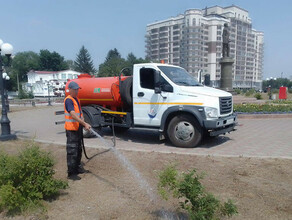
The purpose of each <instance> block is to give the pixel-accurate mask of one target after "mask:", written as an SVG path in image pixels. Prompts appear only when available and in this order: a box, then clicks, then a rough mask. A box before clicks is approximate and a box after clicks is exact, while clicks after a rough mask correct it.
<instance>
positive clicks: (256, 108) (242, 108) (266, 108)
mask: <svg viewBox="0 0 292 220" xmlns="http://www.w3.org/2000/svg"><path fill="white" fill-rule="evenodd" d="M233 110H234V112H249V113H252V112H264V113H273V112H291V111H292V105H270V104H260V105H259V104H235V105H234V106H233Z"/></svg>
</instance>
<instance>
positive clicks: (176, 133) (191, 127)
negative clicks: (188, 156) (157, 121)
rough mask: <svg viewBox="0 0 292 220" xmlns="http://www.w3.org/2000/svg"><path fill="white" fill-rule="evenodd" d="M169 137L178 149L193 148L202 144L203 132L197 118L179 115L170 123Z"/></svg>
mask: <svg viewBox="0 0 292 220" xmlns="http://www.w3.org/2000/svg"><path fill="white" fill-rule="evenodd" d="M167 136H168V139H169V140H170V142H171V143H172V144H173V145H175V146H176V147H184V148H191V147H196V146H197V145H198V144H199V143H200V142H201V140H202V137H203V130H202V128H201V126H200V125H199V123H198V121H197V120H196V118H194V117H192V116H190V115H178V116H175V117H174V118H173V119H171V121H170V122H169V125H168V128H167Z"/></svg>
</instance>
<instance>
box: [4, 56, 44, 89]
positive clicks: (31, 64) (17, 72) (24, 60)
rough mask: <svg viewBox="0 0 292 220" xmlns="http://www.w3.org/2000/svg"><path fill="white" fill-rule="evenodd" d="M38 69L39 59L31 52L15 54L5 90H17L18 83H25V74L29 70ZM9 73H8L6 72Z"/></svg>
mask: <svg viewBox="0 0 292 220" xmlns="http://www.w3.org/2000/svg"><path fill="white" fill-rule="evenodd" d="M39 68H40V57H39V55H38V54H37V53H35V52H32V51H26V52H20V53H17V54H16V55H15V56H14V58H13V60H12V63H11V69H10V70H11V71H10V80H9V81H8V85H7V88H8V89H9V90H19V89H18V82H20V83H21V82H27V75H26V74H27V73H28V72H29V71H30V70H38V69H39ZM8 73H9V72H8Z"/></svg>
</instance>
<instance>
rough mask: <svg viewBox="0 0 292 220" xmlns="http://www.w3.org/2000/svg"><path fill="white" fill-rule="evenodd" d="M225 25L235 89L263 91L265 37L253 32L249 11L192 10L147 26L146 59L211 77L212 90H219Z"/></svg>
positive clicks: (218, 7) (211, 8)
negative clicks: (227, 33)
mask: <svg viewBox="0 0 292 220" xmlns="http://www.w3.org/2000/svg"><path fill="white" fill-rule="evenodd" d="M224 23H227V24H228V26H229V30H230V56H231V57H232V58H233V59H234V65H233V88H256V89H260V88H261V84H262V74H263V59H264V57H263V53H264V34H263V32H260V31H257V30H255V29H253V28H252V22H251V19H250V17H249V14H248V11H246V10H244V9H242V8H239V7H237V6H234V5H233V6H230V7H225V8H223V7H220V6H214V7H210V8H205V9H203V10H200V9H189V10H187V11H185V12H184V14H181V15H178V16H176V17H172V18H169V19H166V20H163V21H158V22H155V23H152V24H149V25H147V28H146V29H147V30H146V31H147V33H146V56H147V58H149V59H151V60H153V61H160V60H164V62H165V63H170V64H174V65H179V66H182V67H184V68H185V69H186V70H187V71H188V72H189V73H191V74H192V75H194V76H195V77H198V72H199V71H202V75H206V74H209V75H210V79H211V85H212V86H213V87H219V82H220V77H221V75H220V72H221V70H220V64H219V61H220V59H221V58H222V32H223V27H224Z"/></svg>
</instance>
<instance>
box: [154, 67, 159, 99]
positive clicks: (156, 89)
mask: <svg viewBox="0 0 292 220" xmlns="http://www.w3.org/2000/svg"><path fill="white" fill-rule="evenodd" d="M154 92H155V94H159V93H161V86H160V71H159V70H155V71H154Z"/></svg>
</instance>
